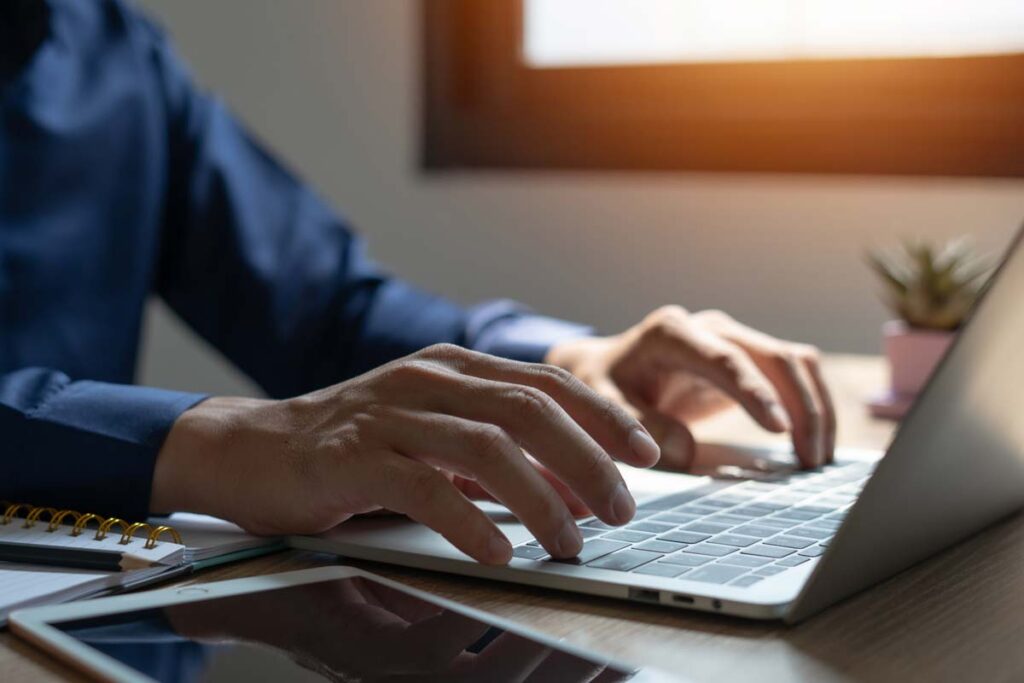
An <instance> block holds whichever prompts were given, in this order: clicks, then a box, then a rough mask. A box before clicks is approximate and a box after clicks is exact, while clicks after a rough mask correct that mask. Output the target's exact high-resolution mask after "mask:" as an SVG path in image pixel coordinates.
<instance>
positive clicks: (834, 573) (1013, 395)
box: [293, 234, 1024, 622]
mask: <svg viewBox="0 0 1024 683" xmlns="http://www.w3.org/2000/svg"><path fill="white" fill-rule="evenodd" d="M1021 239H1022V238H1021V234H1018V235H1017V237H1016V239H1015V240H1014V243H1013V245H1012V246H1011V247H1010V249H1009V250H1008V252H1007V256H1006V258H1005V260H1004V262H1003V264H1002V266H1001V267H1000V269H999V271H998V272H997V273H996V275H995V276H994V277H993V279H992V281H991V284H990V286H989V288H988V291H987V292H986V293H985V295H984V297H983V298H982V300H981V301H980V302H979V304H978V305H977V307H976V308H975V311H974V313H973V314H972V316H971V319H970V320H969V321H968V324H967V325H966V326H965V327H964V328H963V329H962V330H961V332H960V334H959V335H958V339H957V341H956V343H955V344H954V345H953V347H952V348H951V349H950V351H949V352H948V353H947V355H946V357H945V358H944V359H943V361H942V363H941V365H940V367H939V368H938V369H937V370H936V372H935V374H934V375H933V377H932V379H931V381H930V382H929V384H928V386H927V387H926V389H925V391H924V392H923V394H922V395H921V396H920V398H919V399H918V401H917V403H916V404H915V406H914V408H913V409H912V410H911V413H910V414H909V415H908V416H907V417H906V418H905V420H904V422H903V424H902V425H901V427H900V430H899V432H898V433H897V435H896V438H895V439H894V440H893V442H892V444H891V445H890V447H889V449H888V451H887V452H886V454H885V457H884V458H881V457H880V456H881V455H882V454H881V453H870V452H854V451H843V450H840V451H839V452H838V453H837V459H836V464H835V465H832V466H829V467H826V468H824V469H822V470H820V471H816V472H790V473H788V474H783V475H781V476H779V477H777V478H776V479H772V480H768V481H722V480H713V479H709V478H697V479H693V478H682V477H680V479H684V480H685V481H686V482H687V486H689V487H688V488H686V489H684V490H680V491H678V492H674V493H670V494H667V495H661V496H657V497H654V498H650V499H644V500H640V501H639V503H638V511H637V516H636V518H635V519H634V520H633V521H632V522H631V523H630V524H628V525H626V526H624V527H619V528H613V527H608V526H605V525H603V524H601V523H600V522H598V521H596V520H593V519H590V520H583V521H581V522H580V528H581V531H582V533H583V535H584V540H585V543H584V549H583V551H582V552H581V554H580V557H579V558H577V559H576V560H575V561H574V562H562V561H552V560H550V558H548V557H547V555H546V553H545V552H544V551H543V549H541V548H540V547H539V546H537V545H535V543H534V541H533V538H532V536H531V535H530V532H529V531H527V530H526V528H525V527H523V526H522V525H520V524H518V523H517V522H516V520H515V518H514V517H512V516H511V515H510V514H509V513H508V512H505V511H502V510H500V509H496V508H495V509H492V508H488V511H489V513H490V514H492V516H493V517H494V518H495V521H497V522H498V523H499V526H500V527H501V529H502V531H504V532H505V534H507V536H508V537H509V539H510V540H511V541H512V543H513V546H514V547H515V557H513V559H512V561H511V562H510V563H509V565H507V566H505V567H491V566H485V565H481V564H478V563H476V562H474V561H473V560H471V559H470V558H468V557H467V556H466V555H463V554H462V553H461V552H459V551H458V550H456V549H455V548H453V547H452V546H451V545H449V544H448V543H447V542H446V541H445V540H444V539H443V538H441V537H440V536H439V535H437V534H436V533H434V532H433V531H431V530H430V529H427V528H426V527H422V526H420V525H418V524H416V523H414V522H411V521H409V520H406V519H404V518H368V519H361V520H353V521H350V522H346V523H345V524H343V525H341V526H339V527H338V528H336V529H335V530H333V531H331V532H328V533H326V534H324V535H322V536H318V537H304V538H298V539H294V540H293V545H294V546H296V547H301V548H306V549H309V550H317V551H326V552H333V553H337V554H340V555H343V556H347V557H351V558H359V559H365V560H373V561H378V562H387V563H392V564H398V565H403V566H409V567H418V568H422V569H430V570H436V571H443V572H452V573H456V574H465V575H469V576H476V577H482V578H488V579H497V580H502V581H512V582H515V583H522V584H530V585H534V586H542V587H546V588H556V589H560V590H568V591H575V592H579V593H588V594H593V595H602V596H609V597H616V598H625V599H629V600H635V601H640V602H644V603H651V604H658V605H664V606H668V607H677V608H685V609H698V610H705V611H711V612H720V613H724V614H731V615H736V616H743V617H750V618H758V619H780V618H781V619H784V620H786V621H788V622H796V621H799V620H801V619H804V618H806V617H808V616H810V615H812V614H814V613H815V612H818V611H819V610H821V609H823V608H825V607H827V606H828V605H831V604H832V603H834V602H836V601H838V600H841V599H843V598H845V597H847V596H849V595H851V594H853V593H855V592H857V591H860V590H862V589H864V588H866V587H868V586H871V585H873V584H875V583H878V582H879V581H882V580H884V579H886V578H889V577H891V576H893V575H894V574H896V573H897V572H899V571H901V570H903V569H905V568H907V567H909V566H911V565H913V564H915V563H917V562H920V561H921V560H923V559H925V558H927V557H929V556H931V555H933V554H935V553H937V552H938V551H940V550H942V549H944V548H947V547H949V546H951V545H953V544H955V543H958V542H959V541H962V540H964V539H966V538H968V537H970V536H972V535H975V534H977V533H979V532H980V531H982V530H983V529H985V528H986V527H987V526H989V525H991V524H993V523H994V522H996V521H997V520H999V519H1001V518H1003V517H1006V516H1008V515H1010V514H1012V513H1013V512H1015V511H1017V510H1018V509H1019V508H1021V507H1022V506H1024V249H1022V248H1021V247H1020V242H1021Z"/></svg>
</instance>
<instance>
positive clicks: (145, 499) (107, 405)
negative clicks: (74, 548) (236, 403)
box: [21, 381, 206, 521]
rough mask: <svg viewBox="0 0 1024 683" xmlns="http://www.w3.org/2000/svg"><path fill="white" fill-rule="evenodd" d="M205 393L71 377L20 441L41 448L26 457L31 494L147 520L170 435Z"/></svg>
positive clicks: (39, 501)
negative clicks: (158, 461)
mask: <svg viewBox="0 0 1024 683" xmlns="http://www.w3.org/2000/svg"><path fill="white" fill-rule="evenodd" d="M205 398H206V395H204V394H191V393H182V392H176V391H167V390H163V389H153V388H149V387H138V386H128V385H119V384H106V383H103V382H91V381H79V382H71V383H68V384H66V385H65V386H64V387H63V388H61V389H60V390H58V391H56V392H55V393H53V394H52V395H50V396H49V397H48V398H47V399H46V400H45V401H44V402H42V403H41V404H40V405H39V406H37V407H36V408H35V409H34V410H33V411H31V413H30V415H29V417H30V420H29V423H30V424H31V425H32V426H33V427H34V428H32V427H30V428H29V429H28V430H26V432H24V433H22V434H21V436H23V437H24V438H25V439H26V441H27V442H28V443H23V444H21V446H22V447H24V448H26V449H31V451H33V452H34V454H35V455H36V457H32V458H28V459H27V460H28V461H27V462H23V466H24V470H25V471H23V472H22V473H21V474H22V479H23V481H22V484H23V491H24V495H25V499H26V500H28V501H29V502H32V503H34V504H36V505H47V506H59V507H74V508H76V509H78V510H80V511H82V512H96V513H99V514H103V515H107V516H117V517H122V518H124V519H126V520H129V521H141V520H144V519H145V518H146V517H147V516H148V514H149V499H150V494H151V488H152V483H153V469H154V467H155V465H156V457H157V454H158V453H159V452H160V448H161V447H162V446H163V442H164V439H165V437H166V436H167V433H168V432H169V431H170V429H171V427H172V425H173V424H174V422H175V421H176V420H177V419H178V417H179V416H180V415H181V413H183V412H185V411H186V410H188V409H189V408H191V407H192V406H194V405H195V404H196V403H199V402H200V401H202V400H203V399H205ZM40 456H42V457H40ZM32 470H35V472H33V471H32ZM33 484H35V486H33ZM33 488H38V490H35V491H32V490H31V489H33ZM29 497H31V500H29Z"/></svg>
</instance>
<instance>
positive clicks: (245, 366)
mask: <svg viewBox="0 0 1024 683" xmlns="http://www.w3.org/2000/svg"><path fill="white" fill-rule="evenodd" d="M149 30H150V35H151V41H150V44H151V47H150V49H151V50H152V59H150V60H148V61H149V63H151V64H153V65H154V66H153V68H154V69H155V74H156V78H157V80H158V82H159V83H160V88H161V91H162V93H163V99H164V101H165V108H166V112H167V121H168V131H169V133H168V135H169V149H170V153H171V164H170V183H169V191H168V197H167V212H166V225H165V229H164V236H163V246H162V250H161V264H160V270H159V276H158V278H157V288H158V291H159V293H160V295H161V296H162V297H163V298H164V299H165V300H166V301H167V303H168V304H169V305H170V306H171V307H172V308H173V309H174V310H175V311H176V312H177V314H178V315H180V316H181V317H182V318H183V319H184V320H185V321H186V322H187V323H188V324H189V325H190V326H191V327H192V328H193V329H195V330H196V331H197V332H198V333H199V334H200V335H201V336H203V337H204V338H205V339H206V340H207V341H209V342H210V343H211V344H213V345H214V346H215V347H216V348H217V349H219V350H220V351H221V352H222V353H224V354H225V355H226V356H227V357H228V358H229V359H230V360H231V361H232V362H234V363H235V364H236V365H237V366H238V367H240V368H241V369H242V370H243V371H244V372H245V373H246V374H248V375H249V376H250V377H252V378H253V379H254V380H255V381H256V382H257V383H258V384H260V385H261V387H262V388H263V389H264V390H265V391H267V393H268V394H270V395H271V396H277V397H282V396H292V395H295V394H299V393H304V392H307V391H310V390H312V389H315V388H318V387H322V386H325V385H328V384H331V383H335V382H338V381H341V380H343V379H346V378H348V377H352V376H354V375H357V374H360V373H362V372H365V371H366V370H369V369H371V368H373V367H375V366H378V365H380V364H382V363H385V362H387V361H389V360H392V359H395V358H398V357H400V356H403V355H406V354H409V353H412V352H414V351H416V350H418V349H421V348H423V347H425V346H429V345H431V344H435V343H440V342H450V343H454V344H460V345H463V346H466V347H470V348H474V349H477V350H480V351H484V352H488V353H493V354H498V355H503V356H507V357H509V358H513V359H518V360H524V361H540V360H542V359H543V357H544V354H545V353H546V351H547V349H548V348H549V347H550V346H551V345H552V344H553V343H555V342H556V341H559V340H561V339H564V338H567V337H571V336H580V335H585V334H588V333H589V328H586V327H584V326H581V325H575V324H572V323H566V322H562V321H558V320H555V319H552V318H546V317H543V316H538V315H534V314H532V313H530V312H529V311H527V310H526V309H525V308H524V307H522V306H520V305H517V304H514V303H512V302H507V301H497V302H489V303H486V304H483V305H480V306H476V307H473V308H468V309H467V308H464V307H461V306H458V305H456V304H455V303H453V302H451V301H449V300H446V299H444V298H442V297H439V296H435V295H433V294H430V293H428V292H425V291H423V290H421V289H418V288H417V287H415V286H413V285H411V284H409V283H407V282H403V281H402V280H400V279H398V278H396V277H393V276H392V275H390V274H389V273H387V272H386V271H385V270H384V269H382V268H381V267H380V266H378V265H377V264H376V263H374V262H373V261H372V260H371V259H370V258H369V257H368V255H367V254H366V250H365V243H364V241H363V240H362V239H361V238H360V236H359V235H357V234H356V233H355V232H354V231H353V229H352V228H351V226H350V225H349V224H348V223H347V222H346V220H345V219H344V218H342V217H341V216H339V215H338V214H336V213H335V212H334V211H333V210H331V208H330V207H328V206H327V204H326V203H325V202H324V201H323V200H322V199H321V198H320V197H318V196H317V194H316V193H315V192H313V191H312V190H311V189H310V188H309V186H307V185H306V184H305V183H303V182H302V181H301V180H299V179H298V178H297V177H296V175H295V174H293V173H292V172H290V171H289V170H288V169H287V168H285V167H284V166H283V165H282V164H281V163H280V162H279V161H278V160H276V159H275V158H274V157H273V156H272V155H271V154H269V153H267V151H265V150H264V149H263V148H262V146H261V145H260V144H259V143H258V142H257V141H256V140H254V138H253V136H252V135H250V134H249V133H248V132H247V131H246V130H245V129H244V128H243V127H242V126H241V125H240V124H239V123H238V122H237V121H236V120H235V118H234V117H233V116H232V115H231V114H230V112H229V111H228V110H227V108H226V107H225V106H224V105H223V104H222V103H221V102H220V101H219V100H218V99H216V98H215V97H212V96H210V95H208V94H206V93H204V92H201V91H200V90H198V89H197V88H196V87H195V86H194V85H193V83H192V80H191V77H190V75H189V73H188V71H187V69H186V67H185V66H184V64H183V63H182V61H181V60H180V59H179V58H178V57H177V55H176V54H175V53H174V51H173V49H172V48H171V47H170V45H169V43H168V41H167V40H166V39H165V37H164V36H163V35H162V33H160V32H159V31H158V30H156V29H153V28H152V27H151V26H150V29H149ZM419 239H429V238H428V237H426V236H424V235H417V234H416V226H410V227H409V243H410V245H415V243H416V241H417V240H419Z"/></svg>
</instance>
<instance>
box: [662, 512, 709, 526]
mask: <svg viewBox="0 0 1024 683" xmlns="http://www.w3.org/2000/svg"><path fill="white" fill-rule="evenodd" d="M653 519H654V520H655V521H657V522H667V523H670V524H689V523H690V522H696V521H697V520H698V519H700V517H698V516H697V515H684V514H682V513H679V512H665V513H662V514H660V515H658V516H657V517H654V518H653Z"/></svg>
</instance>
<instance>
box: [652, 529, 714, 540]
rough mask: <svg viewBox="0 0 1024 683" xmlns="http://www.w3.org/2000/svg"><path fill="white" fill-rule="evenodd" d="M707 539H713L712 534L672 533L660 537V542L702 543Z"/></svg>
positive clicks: (693, 532)
mask: <svg viewBox="0 0 1024 683" xmlns="http://www.w3.org/2000/svg"><path fill="white" fill-rule="evenodd" d="M707 538H711V534H698V533H697V532H695V531H670V532H668V533H667V534H662V535H661V536H658V540H659V541H671V542H672V543H700V542H701V541H703V540H704V539H707Z"/></svg>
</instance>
